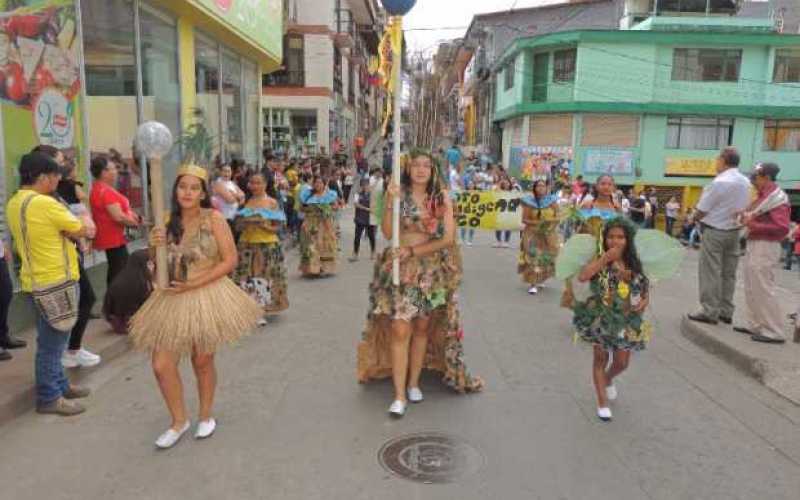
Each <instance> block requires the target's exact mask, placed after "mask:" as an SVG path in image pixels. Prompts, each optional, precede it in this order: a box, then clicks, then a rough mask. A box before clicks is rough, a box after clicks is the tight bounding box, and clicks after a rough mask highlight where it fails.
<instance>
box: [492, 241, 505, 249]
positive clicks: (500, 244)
mask: <svg viewBox="0 0 800 500" xmlns="http://www.w3.org/2000/svg"><path fill="white" fill-rule="evenodd" d="M492 248H503V244H502V243H500V242H499V241H498V242H497V243H495V244H494V245H492Z"/></svg>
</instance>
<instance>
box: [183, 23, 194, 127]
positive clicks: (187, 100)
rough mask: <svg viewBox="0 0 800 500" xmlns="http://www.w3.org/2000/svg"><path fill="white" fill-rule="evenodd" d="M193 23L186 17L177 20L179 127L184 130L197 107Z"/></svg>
mask: <svg viewBox="0 0 800 500" xmlns="http://www.w3.org/2000/svg"><path fill="white" fill-rule="evenodd" d="M194 54H195V53H194V23H192V21H190V20H189V19H188V18H186V17H180V18H178V60H179V61H180V68H179V72H180V74H179V75H178V77H179V79H180V84H181V125H182V127H183V129H184V130H186V129H187V128H188V127H189V126H191V125H192V124H194V122H195V117H194V109H195V108H196V107H197V105H196V102H197V86H196V82H195V72H194V64H195V61H194V57H195V55H194Z"/></svg>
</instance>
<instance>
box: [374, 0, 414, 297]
mask: <svg viewBox="0 0 800 500" xmlns="http://www.w3.org/2000/svg"><path fill="white" fill-rule="evenodd" d="M381 3H383V7H384V8H385V9H386V12H388V13H389V15H391V16H392V17H391V19H389V26H388V28H389V32H390V34H391V40H392V79H393V83H394V85H393V87H394V89H393V91H392V97H393V99H394V106H393V109H392V117H393V118H394V124H393V127H392V128H393V131H392V136H393V141H394V152H393V155H392V167H393V168H392V183H393V184H394V185H395V186H399V185H400V169H401V166H400V138H401V131H400V127H401V123H402V116H401V115H402V110H401V109H400V105H401V103H402V97H403V95H402V94H403V81H402V75H403V16H404V15H406V14H408V12H409V11H410V10H411V9H412V8H413V7H414V5H415V4H416V3H417V0H381ZM392 248H393V249H394V250H395V252H396V251H397V249H398V248H400V197H399V196H395V198H394V199H393V200H392ZM392 282H393V283H394V285H395V286H399V285H400V259H399V258H397V257H395V258H394V260H393V261H392Z"/></svg>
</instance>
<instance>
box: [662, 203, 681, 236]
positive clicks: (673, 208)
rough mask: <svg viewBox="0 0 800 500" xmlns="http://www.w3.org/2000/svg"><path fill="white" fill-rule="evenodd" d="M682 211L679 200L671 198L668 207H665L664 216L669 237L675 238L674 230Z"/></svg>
mask: <svg viewBox="0 0 800 500" xmlns="http://www.w3.org/2000/svg"><path fill="white" fill-rule="evenodd" d="M680 211H681V204H680V203H679V202H678V198H676V197H675V196H673V197H671V198H670V199H669V201H668V202H667V204H666V205H664V214H665V216H666V221H667V227H666V231H667V234H668V235H669V236H675V235H674V234H673V230H674V228H675V221H677V220H678V213H679V212H680Z"/></svg>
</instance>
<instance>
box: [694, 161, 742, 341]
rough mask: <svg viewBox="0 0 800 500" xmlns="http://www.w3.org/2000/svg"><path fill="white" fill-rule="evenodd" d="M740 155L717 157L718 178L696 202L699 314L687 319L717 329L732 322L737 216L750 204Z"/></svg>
mask: <svg viewBox="0 0 800 500" xmlns="http://www.w3.org/2000/svg"><path fill="white" fill-rule="evenodd" d="M739 161H740V158H739V153H738V151H736V148H732V147H727V148H725V149H723V150H722V151H721V152H720V154H719V156H718V157H717V176H716V177H714V180H713V181H712V182H711V183H710V184H709V185H707V186H706V187H705V189H704V190H703V195H702V196H701V197H700V201H699V202H697V212H696V215H695V220H698V221H700V224H701V229H702V233H701V234H702V240H701V245H700V262H699V265H698V277H699V285H700V306H701V310H700V311H699V312H697V313H695V314H690V315H689V319H690V320H692V321H698V322H700V323H708V324H711V325H716V324H717V323H718V322H720V321H722V322H723V323H727V324H731V323H732V322H733V309H734V305H733V293H734V291H735V290H736V268H737V267H738V266H739V254H740V252H741V250H740V248H739V233H740V231H741V227H742V224H741V221H739V220H738V216H739V215H740V214H741V213H742V212H744V211H745V210H746V209H747V207H748V205H749V204H750V181H749V180H748V179H747V177H745V176H744V175H742V173H741V172H739Z"/></svg>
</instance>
